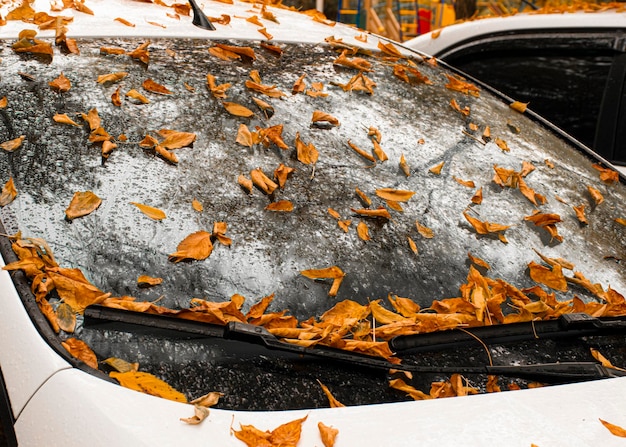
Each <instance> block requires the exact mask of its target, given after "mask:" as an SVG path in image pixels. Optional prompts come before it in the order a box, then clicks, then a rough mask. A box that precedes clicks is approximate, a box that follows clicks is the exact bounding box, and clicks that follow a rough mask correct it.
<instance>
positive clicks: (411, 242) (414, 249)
mask: <svg viewBox="0 0 626 447" xmlns="http://www.w3.org/2000/svg"><path fill="white" fill-rule="evenodd" d="M406 239H407V241H408V242H409V248H410V249H411V251H412V252H413V253H415V254H416V255H417V254H419V250H418V249H417V244H416V243H415V241H414V240H413V239H411V237H410V236H407V237H406Z"/></svg>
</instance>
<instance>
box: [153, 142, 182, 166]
mask: <svg viewBox="0 0 626 447" xmlns="http://www.w3.org/2000/svg"><path fill="white" fill-rule="evenodd" d="M154 150H155V152H156V153H157V154H158V155H159V156H161V157H162V158H163V159H165V160H167V161H169V162H170V163H173V164H176V163H178V157H176V155H174V154H173V153H172V152H170V151H168V150H167V149H165V148H164V147H163V146H161V145H160V144H157V145H156V146H155V147H154Z"/></svg>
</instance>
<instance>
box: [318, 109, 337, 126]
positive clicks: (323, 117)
mask: <svg viewBox="0 0 626 447" xmlns="http://www.w3.org/2000/svg"><path fill="white" fill-rule="evenodd" d="M311 121H312V122H313V123H319V122H327V123H329V124H332V125H333V126H339V120H338V119H337V118H335V117H334V116H332V115H331V114H330V113H326V112H322V111H321V110H315V111H313V116H312V118H311Z"/></svg>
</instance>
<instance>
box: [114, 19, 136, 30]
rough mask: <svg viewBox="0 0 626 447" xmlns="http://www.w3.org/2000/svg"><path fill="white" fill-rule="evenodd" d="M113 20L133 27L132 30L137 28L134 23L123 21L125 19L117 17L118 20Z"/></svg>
mask: <svg viewBox="0 0 626 447" xmlns="http://www.w3.org/2000/svg"><path fill="white" fill-rule="evenodd" d="M113 20H115V21H116V22H120V23H121V24H122V25H126V26H130V27H132V28H134V27H135V24H134V23H131V22H129V21H128V20H126V19H123V18H121V17H116V18H115V19H113Z"/></svg>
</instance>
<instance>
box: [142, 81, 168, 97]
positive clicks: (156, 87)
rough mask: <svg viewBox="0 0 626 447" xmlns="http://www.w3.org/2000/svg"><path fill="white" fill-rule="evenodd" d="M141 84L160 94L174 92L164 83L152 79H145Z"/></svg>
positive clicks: (145, 88) (146, 88)
mask: <svg viewBox="0 0 626 447" xmlns="http://www.w3.org/2000/svg"><path fill="white" fill-rule="evenodd" d="M141 86H142V87H143V88H144V90H147V91H149V92H152V93H158V94H159V95H171V94H172V91H171V90H169V89H168V88H167V87H165V86H164V85H161V84H158V83H156V82H154V81H153V80H152V79H146V80H145V81H143V84H141Z"/></svg>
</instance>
